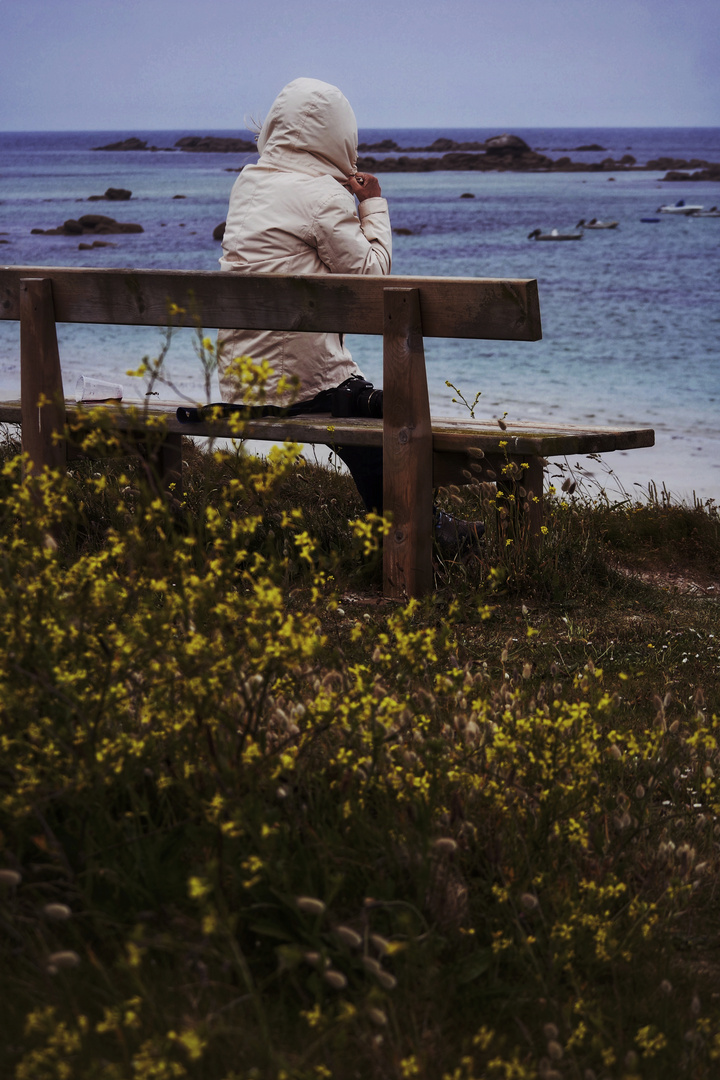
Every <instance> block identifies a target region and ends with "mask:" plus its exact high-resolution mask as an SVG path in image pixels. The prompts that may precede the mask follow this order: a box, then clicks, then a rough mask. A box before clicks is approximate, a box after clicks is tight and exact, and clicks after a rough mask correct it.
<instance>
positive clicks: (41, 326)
mask: <svg viewBox="0 0 720 1080" xmlns="http://www.w3.org/2000/svg"><path fill="white" fill-rule="evenodd" d="M41 395H44V396H45V397H46V398H47V399H48V404H45V405H42V406H41V405H39V404H38V402H39V401H40V397H41ZM20 400H21V408H22V448H23V451H24V452H26V453H27V454H28V455H29V457H30V465H29V471H30V473H39V472H42V470H43V469H44V468H49V469H58V468H64V467H65V442H64V440H63V439H60V440H59V441H58V440H56V439H53V433H54V432H58V433H59V434H60V435H62V433H63V429H64V427H65V400H64V394H63V382H62V372H61V370H60V356H59V354H58V343H57V333H56V331H55V310H54V307H53V297H52V283H51V281H50V280H49V279H48V278H21V280H20Z"/></svg>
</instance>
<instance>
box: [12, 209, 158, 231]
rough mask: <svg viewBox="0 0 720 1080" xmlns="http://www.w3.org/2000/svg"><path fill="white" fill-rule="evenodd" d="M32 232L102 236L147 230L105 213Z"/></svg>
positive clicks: (87, 215) (72, 219) (85, 215)
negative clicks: (54, 227)
mask: <svg viewBox="0 0 720 1080" xmlns="http://www.w3.org/2000/svg"><path fill="white" fill-rule="evenodd" d="M30 231H31V233H34V234H40V235H41V236H86V235H87V234H88V233H91V234H92V235H93V236H102V235H106V234H110V235H112V234H115V233H141V232H144V231H145V230H144V229H143V227H142V225H133V224H131V223H130V222H127V221H116V220H115V218H111V217H105V215H104V214H83V216H82V217H79V218H78V219H77V220H76V219H75V218H69V219H68V220H67V221H64V222H63V224H62V225H58V227H57V228H56V229H31V230H30Z"/></svg>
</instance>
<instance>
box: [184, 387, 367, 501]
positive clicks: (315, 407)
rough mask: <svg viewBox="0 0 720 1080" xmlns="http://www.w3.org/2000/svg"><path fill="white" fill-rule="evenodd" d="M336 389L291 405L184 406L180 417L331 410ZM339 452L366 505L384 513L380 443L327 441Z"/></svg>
mask: <svg viewBox="0 0 720 1080" xmlns="http://www.w3.org/2000/svg"><path fill="white" fill-rule="evenodd" d="M334 394H335V390H322V391H321V392H320V393H319V394H317V395H316V396H315V397H314V398H311V400H310V401H298V402H296V403H295V404H294V405H290V406H289V408H279V407H278V406H275V405H250V406H247V405H241V404H232V403H228V402H220V403H219V404H218V405H207V406H204V407H203V408H201V409H196V408H189V407H186V406H181V407H180V408H179V409H178V411H177V414H178V419H179V420H182V421H185V422H187V423H190V422H197V421H199V420H202V419H204V415H205V413H206V412H208V410H215V409H218V408H220V409H222V410H223V412H224V414H225V415H228V414H230V413H233V412H242V413H244V415H246V416H248V417H253V416H302V415H303V414H307V413H332V406H333V396H334ZM327 445H328V446H329V448H330V449H331V450H332V451H333V452H334V453H336V454H337V456H338V457H339V458H340V460H341V461H342V462H343V463H344V464H345V465H346V466H347V468H348V469H349V471H350V475H351V476H352V478H353V480H354V481H355V484H356V486H357V489H358V491H359V492H360V498H361V499H362V501H363V502H364V503H365V509H366V510H368V511H370V510H374V511H375V512H376V513H378V514H382V510H383V452H382V447H379V446H333V445H331V444H329V443H328V444H327Z"/></svg>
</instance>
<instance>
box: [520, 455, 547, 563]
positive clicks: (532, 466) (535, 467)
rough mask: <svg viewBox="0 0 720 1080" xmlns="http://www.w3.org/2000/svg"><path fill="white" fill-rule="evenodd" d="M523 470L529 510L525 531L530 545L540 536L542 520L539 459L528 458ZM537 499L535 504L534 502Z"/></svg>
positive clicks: (540, 466) (535, 542) (541, 474)
mask: <svg viewBox="0 0 720 1080" xmlns="http://www.w3.org/2000/svg"><path fill="white" fill-rule="evenodd" d="M527 465H528V467H527V469H525V470H524V474H525V475H524V476H523V479H522V484H523V487H524V488H525V490H526V491H527V500H525V499H523V504H524V503H525V502H526V501H527V502H528V504H529V510H528V511H527V516H526V521H527V529H528V532H529V534H530V539H531V541H532V543H534V544H537V543H538V542H539V540H540V536H541V528H542V520H543V466H542V463H541V462H540V459H539V458H536V457H530V458H528V460H527ZM536 499H537V502H536V501H535V500H536Z"/></svg>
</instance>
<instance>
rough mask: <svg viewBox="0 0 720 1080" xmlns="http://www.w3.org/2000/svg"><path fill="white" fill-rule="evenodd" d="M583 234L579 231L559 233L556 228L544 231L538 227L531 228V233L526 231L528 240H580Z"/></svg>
mask: <svg viewBox="0 0 720 1080" xmlns="http://www.w3.org/2000/svg"><path fill="white" fill-rule="evenodd" d="M582 238H583V234H582V233H581V232H576V233H561V232H558V230H557V229H553V230H552V232H549V233H544V232H541V231H540V229H533V231H532V232H531V233H528V240H582Z"/></svg>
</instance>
